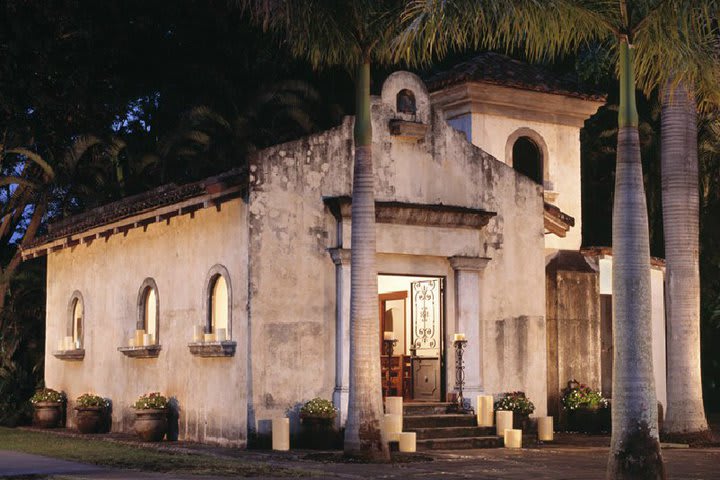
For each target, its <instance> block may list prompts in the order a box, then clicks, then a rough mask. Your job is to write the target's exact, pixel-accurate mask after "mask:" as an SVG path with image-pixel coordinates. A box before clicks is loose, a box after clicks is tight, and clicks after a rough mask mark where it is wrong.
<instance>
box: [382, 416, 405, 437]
mask: <svg viewBox="0 0 720 480" xmlns="http://www.w3.org/2000/svg"><path fill="white" fill-rule="evenodd" d="M402 421H403V417H402V415H394V414H392V413H386V414H385V433H386V434H387V433H400V432H402Z"/></svg>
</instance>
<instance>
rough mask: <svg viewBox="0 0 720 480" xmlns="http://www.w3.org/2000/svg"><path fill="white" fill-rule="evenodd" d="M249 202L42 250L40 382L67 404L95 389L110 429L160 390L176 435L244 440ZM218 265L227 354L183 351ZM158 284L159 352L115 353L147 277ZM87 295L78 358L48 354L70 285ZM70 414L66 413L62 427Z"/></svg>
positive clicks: (128, 331) (63, 318) (200, 318)
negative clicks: (226, 285) (168, 400)
mask: <svg viewBox="0 0 720 480" xmlns="http://www.w3.org/2000/svg"><path fill="white" fill-rule="evenodd" d="M246 217H247V208H246V205H245V203H244V202H243V201H242V200H239V199H238V200H232V201H229V202H227V203H223V204H222V205H221V208H220V210H219V211H218V210H216V208H214V207H210V208H205V209H201V210H198V211H196V212H195V213H194V218H191V216H190V215H183V216H178V217H173V218H172V219H170V220H169V224H168V223H167V222H160V223H154V224H151V225H149V226H148V227H147V231H143V228H136V229H133V230H130V231H129V232H127V235H123V234H116V235H112V236H111V237H109V239H108V240H107V241H106V240H104V239H102V238H98V239H96V240H95V241H93V242H92V243H91V244H89V245H87V244H82V245H78V246H76V247H73V248H68V249H64V250H61V251H58V252H56V253H51V254H50V255H49V256H48V285H47V332H46V354H45V381H46V384H47V385H48V386H49V387H52V388H56V389H59V390H64V391H65V392H66V393H67V395H68V398H69V400H70V401H71V403H70V404H69V410H68V411H69V412H71V411H72V410H71V409H72V407H73V404H72V401H74V399H75V398H76V397H77V396H79V395H80V394H82V393H85V392H95V393H97V394H99V395H102V396H104V397H107V398H110V399H111V400H112V402H113V413H112V420H113V426H112V428H113V431H130V430H131V429H132V420H133V411H132V410H131V408H130V405H132V404H133V403H134V401H135V400H136V399H137V397H139V396H140V395H141V394H143V393H147V392H150V391H160V392H162V393H164V394H165V395H168V396H170V397H174V398H175V399H176V400H177V403H178V406H179V419H178V427H179V437H180V438H181V439H186V440H197V441H204V442H217V443H222V444H229V445H238V446H242V445H244V444H245V441H246V418H247V417H246V405H247V402H246V392H247V378H246V366H247V313H246V312H247V227H246V224H247V223H246V222H247V218H246ZM215 264H222V265H224V266H225V267H226V268H227V269H228V271H229V274H230V282H231V286H232V299H233V305H232V340H235V341H237V344H238V346H237V352H236V354H235V356H234V357H230V358H200V357H195V356H193V355H191V354H190V351H189V350H188V347H187V344H188V342H190V341H192V328H193V326H194V325H200V324H202V323H203V322H204V319H205V318H206V317H205V315H206V313H205V309H206V305H207V302H206V299H204V298H203V291H204V289H205V287H206V286H205V283H206V282H207V281H208V280H209V278H208V273H209V271H210V269H211V267H213V266H214V265H215ZM147 277H151V278H153V279H154V280H155V282H156V283H157V286H158V296H159V307H160V316H159V331H160V333H159V340H160V342H159V343H160V344H161V345H162V351H161V352H160V354H159V357H158V358H154V359H133V358H129V357H126V356H125V355H123V354H122V353H121V352H119V351H117V347H119V346H126V345H127V341H128V338H130V336H131V335H132V334H133V332H134V330H135V328H136V322H137V316H138V308H137V299H138V290H139V288H140V285H141V284H142V282H143V280H145V278H147ZM75 290H78V291H80V292H81V293H82V296H83V299H84V302H85V305H84V307H85V334H84V347H85V358H84V360H83V361H81V362H70V361H61V360H58V359H56V358H55V357H54V356H52V354H51V351H52V350H54V349H55V348H56V345H57V340H58V338H60V337H61V336H62V335H64V333H63V332H64V331H65V329H66V322H67V321H68V318H67V317H68V314H67V311H68V302H69V301H70V298H71V295H72V293H73V291H75ZM74 418H75V417H74V415H73V414H71V415H68V419H69V423H70V425H73V424H74Z"/></svg>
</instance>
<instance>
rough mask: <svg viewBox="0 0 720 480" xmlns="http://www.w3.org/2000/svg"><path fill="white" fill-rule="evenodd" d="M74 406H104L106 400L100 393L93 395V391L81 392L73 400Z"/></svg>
mask: <svg viewBox="0 0 720 480" xmlns="http://www.w3.org/2000/svg"><path fill="white" fill-rule="evenodd" d="M75 406H76V407H80V408H90V407H102V408H106V407H107V406H108V401H107V400H105V399H104V398H103V397H101V396H100V395H95V394H94V393H83V394H82V395H80V396H79V397H77V399H76V400H75Z"/></svg>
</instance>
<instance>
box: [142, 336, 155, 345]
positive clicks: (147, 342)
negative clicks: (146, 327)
mask: <svg viewBox="0 0 720 480" xmlns="http://www.w3.org/2000/svg"><path fill="white" fill-rule="evenodd" d="M152 344H153V336H152V333H145V334H143V345H144V346H148V345H152Z"/></svg>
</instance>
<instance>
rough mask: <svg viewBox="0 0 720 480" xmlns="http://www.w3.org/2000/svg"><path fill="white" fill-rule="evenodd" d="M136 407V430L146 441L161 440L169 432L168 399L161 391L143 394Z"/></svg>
mask: <svg viewBox="0 0 720 480" xmlns="http://www.w3.org/2000/svg"><path fill="white" fill-rule="evenodd" d="M133 407H134V408H135V432H136V433H137V434H138V436H139V437H140V438H141V439H143V440H144V441H146V442H159V441H161V440H162V439H163V437H164V436H165V433H166V432H167V425H168V422H167V415H168V400H167V398H165V397H164V396H162V395H161V394H160V392H151V393H146V394H145V395H141V396H140V398H138V399H137V401H136V402H135V404H134V405H133Z"/></svg>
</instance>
